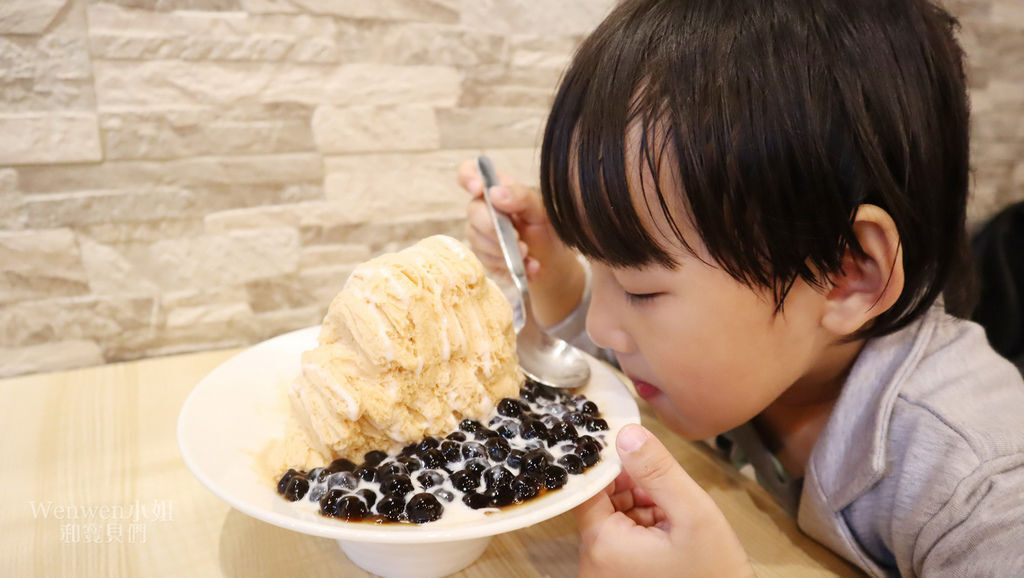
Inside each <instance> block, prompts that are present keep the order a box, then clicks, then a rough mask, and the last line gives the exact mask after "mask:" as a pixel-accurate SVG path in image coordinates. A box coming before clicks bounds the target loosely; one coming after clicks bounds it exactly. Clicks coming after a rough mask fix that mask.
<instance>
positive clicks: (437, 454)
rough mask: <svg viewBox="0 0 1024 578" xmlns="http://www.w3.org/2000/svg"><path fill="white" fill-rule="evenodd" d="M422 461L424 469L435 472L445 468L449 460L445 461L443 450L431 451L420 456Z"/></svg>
mask: <svg viewBox="0 0 1024 578" xmlns="http://www.w3.org/2000/svg"><path fill="white" fill-rule="evenodd" d="M420 461H422V462H423V467H424V468H427V469H432V470H435V469H437V468H440V467H441V466H443V465H444V464H445V463H446V462H447V461H448V460H446V459H445V457H444V454H442V453H441V450H438V449H429V450H426V451H425V452H423V453H421V454H420Z"/></svg>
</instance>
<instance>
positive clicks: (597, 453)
mask: <svg viewBox="0 0 1024 578" xmlns="http://www.w3.org/2000/svg"><path fill="white" fill-rule="evenodd" d="M576 455H577V456H579V457H580V459H581V460H583V465H584V466H586V467H588V468H589V467H591V466H593V465H594V464H596V463H597V462H598V461H599V460H600V459H601V448H600V447H598V446H597V443H596V442H591V441H580V442H576Z"/></svg>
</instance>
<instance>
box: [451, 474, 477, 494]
mask: <svg viewBox="0 0 1024 578" xmlns="http://www.w3.org/2000/svg"><path fill="white" fill-rule="evenodd" d="M450 480H451V482H452V486H454V487H455V489H456V490H459V491H460V492H469V491H472V490H475V489H477V488H478V487H480V474H478V473H476V472H471V471H469V470H459V471H457V472H455V473H454V474H452V475H451V478H450Z"/></svg>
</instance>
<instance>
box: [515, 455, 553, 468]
mask: <svg viewBox="0 0 1024 578" xmlns="http://www.w3.org/2000/svg"><path fill="white" fill-rule="evenodd" d="M552 461H553V458H552V456H551V454H550V453H548V452H547V451H546V450H542V449H538V450H531V451H529V452H527V453H526V454H525V455H524V456H523V461H522V465H521V466H520V470H522V471H523V472H525V473H530V472H540V471H543V470H544V468H545V467H547V465H548V464H549V463H551V462H552Z"/></svg>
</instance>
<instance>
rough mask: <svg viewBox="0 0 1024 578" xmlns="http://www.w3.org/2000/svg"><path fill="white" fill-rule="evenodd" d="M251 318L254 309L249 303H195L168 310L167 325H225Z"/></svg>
mask: <svg viewBox="0 0 1024 578" xmlns="http://www.w3.org/2000/svg"><path fill="white" fill-rule="evenodd" d="M251 319H252V309H251V308H250V307H249V304H248V303H232V304H228V305H224V304H216V305H195V306H192V307H178V308H176V309H172V310H170V311H168V312H167V321H166V327H168V328H188V327H195V326H197V325H205V326H223V325H229V324H231V323H233V322H237V321H249V320H251Z"/></svg>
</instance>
